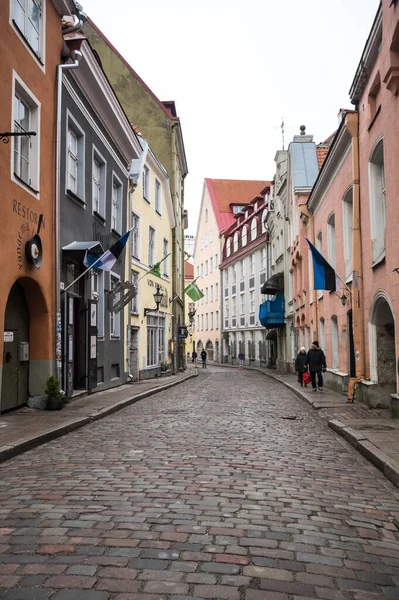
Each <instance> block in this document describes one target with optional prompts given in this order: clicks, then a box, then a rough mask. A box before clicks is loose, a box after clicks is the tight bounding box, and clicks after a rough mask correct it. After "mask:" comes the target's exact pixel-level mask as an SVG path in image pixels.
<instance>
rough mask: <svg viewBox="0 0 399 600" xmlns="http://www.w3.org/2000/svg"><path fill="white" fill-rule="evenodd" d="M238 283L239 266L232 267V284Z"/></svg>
mask: <svg viewBox="0 0 399 600" xmlns="http://www.w3.org/2000/svg"><path fill="white" fill-rule="evenodd" d="M236 281H237V265H233V266H232V267H231V283H235V282H236Z"/></svg>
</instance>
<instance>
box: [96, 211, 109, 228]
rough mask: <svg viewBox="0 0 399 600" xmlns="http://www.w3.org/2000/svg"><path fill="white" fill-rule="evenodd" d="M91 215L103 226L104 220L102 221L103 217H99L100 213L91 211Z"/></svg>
mask: <svg viewBox="0 0 399 600" xmlns="http://www.w3.org/2000/svg"><path fill="white" fill-rule="evenodd" d="M93 215H94V216H95V217H96V219H98V220H99V221H100V223H101V224H102V225H105V223H106V220H105V219H104V217H103V216H102V215H100V213H98V212H97V211H96V210H93Z"/></svg>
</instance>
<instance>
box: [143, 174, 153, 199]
mask: <svg viewBox="0 0 399 600" xmlns="http://www.w3.org/2000/svg"><path fill="white" fill-rule="evenodd" d="M143 199H144V200H145V201H146V202H148V204H151V187H150V169H149V168H148V167H147V165H144V167H143Z"/></svg>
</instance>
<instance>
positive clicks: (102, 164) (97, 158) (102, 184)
mask: <svg viewBox="0 0 399 600" xmlns="http://www.w3.org/2000/svg"><path fill="white" fill-rule="evenodd" d="M95 163H97V164H98V166H99V168H100V179H99V182H98V183H99V188H100V198H99V206H98V209H99V210H96V209H95V207H94V185H95V184H96V185H97V181H95V179H94V166H95ZM106 189H107V161H106V160H105V158H104V157H103V156H102V154H101V152H99V150H98V149H97V148H96V146H94V144H93V148H92V154H91V200H92V212H93V214H94V213H96V214H98V215H99V216H100V217H101V218H102V219H103V220H104V221H105V220H106V214H107V206H106Z"/></svg>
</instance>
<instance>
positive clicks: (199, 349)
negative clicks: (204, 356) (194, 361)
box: [197, 340, 204, 354]
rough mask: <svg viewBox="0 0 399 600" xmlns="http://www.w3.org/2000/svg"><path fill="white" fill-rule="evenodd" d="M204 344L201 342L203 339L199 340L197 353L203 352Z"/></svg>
mask: <svg viewBox="0 0 399 600" xmlns="http://www.w3.org/2000/svg"><path fill="white" fill-rule="evenodd" d="M203 348H204V346H203V344H202V342H201V340H200V341H199V342H197V353H198V354H200V352H202V350H203Z"/></svg>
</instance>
